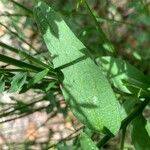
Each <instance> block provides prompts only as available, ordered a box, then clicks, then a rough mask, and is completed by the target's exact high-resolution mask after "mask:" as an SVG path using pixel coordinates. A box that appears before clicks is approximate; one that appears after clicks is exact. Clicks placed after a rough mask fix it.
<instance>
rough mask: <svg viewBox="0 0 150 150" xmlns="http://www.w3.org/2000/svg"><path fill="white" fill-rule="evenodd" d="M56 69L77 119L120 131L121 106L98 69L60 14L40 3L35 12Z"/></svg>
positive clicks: (92, 126)
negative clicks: (61, 78)
mask: <svg viewBox="0 0 150 150" xmlns="http://www.w3.org/2000/svg"><path fill="white" fill-rule="evenodd" d="M34 14H35V18H36V21H37V24H38V25H39V28H40V29H41V32H42V35H43V38H44V40H45V43H46V45H47V47H48V49H49V51H50V52H51V54H52V55H53V56H54V59H53V64H54V68H56V70H58V72H59V75H60V76H61V77H62V76H63V81H62V82H63V84H62V92H63V95H64V97H65V100H66V101H67V103H68V104H69V106H70V108H71V110H72V112H73V113H74V115H75V116H76V117H77V118H78V119H79V120H80V121H81V122H82V123H83V124H85V125H86V126H87V127H89V128H91V129H93V130H96V131H99V132H100V131H104V130H105V129H106V128H107V129H109V130H110V132H111V133H113V134H114V133H116V132H117V131H118V130H119V127H120V123H121V117H120V110H119V108H120V105H119V103H118V102H117V100H116V98H115V95H114V93H113V91H112V89H111V87H110V85H109V83H108V81H107V79H106V78H105V77H104V75H103V74H102V73H101V71H100V69H99V67H98V66H96V65H95V63H94V62H93V61H92V60H91V59H90V58H89V57H88V56H87V55H86V52H87V51H88V50H87V49H86V47H85V46H84V45H83V43H82V42H81V41H80V40H79V39H78V38H77V37H76V36H75V35H74V33H73V32H72V31H71V30H70V28H69V27H68V26H67V24H66V23H65V22H64V20H63V19H62V17H61V16H60V14H59V13H57V12H55V11H54V10H53V9H52V8H50V7H48V5H46V4H45V3H43V2H39V3H38V5H37V6H36V8H35V10H34Z"/></svg>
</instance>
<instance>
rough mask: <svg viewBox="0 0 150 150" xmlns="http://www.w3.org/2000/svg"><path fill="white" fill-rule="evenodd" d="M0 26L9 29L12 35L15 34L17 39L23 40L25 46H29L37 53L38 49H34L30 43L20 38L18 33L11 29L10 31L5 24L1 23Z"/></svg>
mask: <svg viewBox="0 0 150 150" xmlns="http://www.w3.org/2000/svg"><path fill="white" fill-rule="evenodd" d="M0 25H2V26H3V27H4V28H5V29H7V30H8V31H9V32H10V33H11V34H13V35H14V36H15V37H17V38H18V39H19V40H21V41H22V42H24V43H25V44H27V45H28V46H29V47H30V48H32V49H33V50H34V51H35V52H36V51H37V50H36V48H34V47H33V46H32V45H31V44H30V43H28V42H27V41H26V40H25V39H24V38H22V37H21V36H19V34H18V33H16V32H14V31H12V30H11V29H9V28H8V27H7V26H6V25H4V24H3V23H1V22H0Z"/></svg>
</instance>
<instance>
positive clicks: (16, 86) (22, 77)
mask: <svg viewBox="0 0 150 150" xmlns="http://www.w3.org/2000/svg"><path fill="white" fill-rule="evenodd" d="M26 77H27V73H18V74H16V75H15V76H14V77H13V80H12V82H11V87H10V90H9V92H17V91H18V92H19V91H20V90H21V88H22V86H23V85H24V83H25V82H26Z"/></svg>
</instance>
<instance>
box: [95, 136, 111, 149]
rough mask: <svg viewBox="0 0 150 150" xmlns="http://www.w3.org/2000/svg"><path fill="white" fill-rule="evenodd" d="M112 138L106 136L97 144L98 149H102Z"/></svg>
mask: <svg viewBox="0 0 150 150" xmlns="http://www.w3.org/2000/svg"><path fill="white" fill-rule="evenodd" d="M110 138H112V136H111V135H109V134H106V135H105V136H104V137H103V138H102V139H101V140H100V141H99V142H98V143H97V147H98V148H102V147H103V146H104V145H105V144H106V143H107V142H108V141H109V140H110Z"/></svg>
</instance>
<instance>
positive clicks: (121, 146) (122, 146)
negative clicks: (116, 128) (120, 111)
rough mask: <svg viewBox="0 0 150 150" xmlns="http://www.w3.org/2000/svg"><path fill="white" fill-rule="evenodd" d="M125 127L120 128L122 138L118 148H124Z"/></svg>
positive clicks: (121, 149) (122, 149)
mask: <svg viewBox="0 0 150 150" xmlns="http://www.w3.org/2000/svg"><path fill="white" fill-rule="evenodd" d="M126 129H127V128H126V127H124V128H123V129H122V138H121V145H120V150H124V142H125V135H126Z"/></svg>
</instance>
